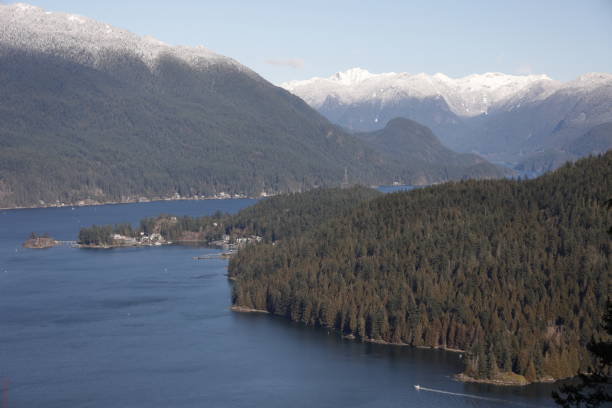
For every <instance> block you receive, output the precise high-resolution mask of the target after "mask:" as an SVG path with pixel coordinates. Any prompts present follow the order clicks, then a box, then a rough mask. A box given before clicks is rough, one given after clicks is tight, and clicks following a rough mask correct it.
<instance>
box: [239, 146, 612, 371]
mask: <svg viewBox="0 0 612 408" xmlns="http://www.w3.org/2000/svg"><path fill="white" fill-rule="evenodd" d="M611 196H612V152H608V153H607V154H605V155H603V156H600V157H592V158H587V159H583V160H581V161H579V162H577V163H576V164H568V165H566V166H564V167H562V168H561V169H559V170H558V171H556V172H553V173H550V174H546V175H544V176H541V177H540V178H538V179H535V180H529V181H512V180H496V181H464V182H457V183H448V184H444V185H440V186H435V187H430V188H425V189H420V190H414V191H410V192H403V193H394V194H389V195H385V196H383V197H379V198H375V199H373V200H370V201H367V202H365V203H363V204H362V205H360V206H358V207H356V208H355V209H354V210H352V211H351V212H350V213H349V214H348V215H346V216H343V217H339V218H337V219H333V220H331V221H329V222H325V223H323V224H322V225H320V226H318V227H315V228H313V229H311V230H308V231H306V232H305V233H304V234H301V235H298V236H296V237H294V238H291V239H286V240H281V241H279V242H278V243H276V245H271V244H259V245H253V246H248V247H246V248H245V249H243V250H241V251H240V252H239V254H238V255H236V256H235V257H234V258H233V259H232V260H231V262H230V267H229V273H230V276H231V277H232V278H234V279H235V286H234V295H233V296H234V299H233V302H234V304H235V305H237V306H242V307H247V308H254V309H264V310H267V311H269V312H271V313H274V314H278V315H281V316H285V317H287V318H290V319H292V320H294V321H299V322H303V323H305V324H308V325H320V326H324V327H330V328H335V329H338V330H340V331H341V332H343V333H344V334H346V335H354V336H356V337H358V338H360V339H363V340H369V341H384V342H391V343H401V344H410V345H413V346H427V347H445V348H456V349H462V350H466V351H467V358H466V371H465V373H466V374H467V375H469V376H471V377H473V378H477V379H486V380H493V381H495V380H499V381H505V380H507V379H508V378H510V379H512V380H513V381H518V382H520V381H527V382H532V381H542V380H547V379H558V378H564V377H568V376H572V375H575V374H576V373H577V371H578V370H589V366H590V364H591V360H590V357H589V354H588V352H587V351H586V348H585V345H586V343H587V342H588V341H589V339H590V338H591V336H593V335H595V334H596V333H597V332H598V330H599V326H598V323H599V322H600V319H601V316H602V314H603V312H604V310H605V302H606V298H607V297H608V296H609V283H610V260H611V259H610V239H609V237H608V235H607V231H608V228H609V226H610V225H611V224H612V214H611V213H610V211H608V209H607V206H606V204H605V202H606V200H608V199H610V198H611ZM513 373H514V374H513ZM517 379H518V380H517Z"/></svg>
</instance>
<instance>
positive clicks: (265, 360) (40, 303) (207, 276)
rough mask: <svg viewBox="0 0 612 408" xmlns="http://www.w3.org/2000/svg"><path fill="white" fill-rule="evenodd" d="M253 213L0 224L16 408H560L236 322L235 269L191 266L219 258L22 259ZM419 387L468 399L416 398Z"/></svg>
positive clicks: (142, 210)
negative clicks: (185, 219) (83, 232)
mask: <svg viewBox="0 0 612 408" xmlns="http://www.w3.org/2000/svg"><path fill="white" fill-rule="evenodd" d="M251 203H252V201H250V200H227V201H223V200H210V201H173V202H161V203H146V204H126V205H109V206H98V207H80V208H75V209H74V210H72V209H71V208H51V209H32V210H14V211H0V380H1V383H2V384H3V388H7V390H6V391H5V392H4V395H3V397H4V398H5V400H6V406H7V407H10V408H12V407H61V408H66V407H105V408H106V407H143V408H144V407H146V408H150V407H283V408H285V407H345V406H352V407H453V408H460V407H491V406H501V407H514V406H547V405H551V406H552V403H551V399H550V397H549V395H550V391H551V386H530V387H526V388H499V387H492V386H485V385H469V384H463V383H459V382H456V381H453V379H452V375H453V374H454V373H456V372H458V371H460V370H461V361H460V358H459V355H457V354H454V353H447V352H442V351H435V350H417V349H411V348H408V347H393V346H380V345H372V344H361V343H357V342H353V341H349V340H343V339H341V338H340V337H338V336H337V335H335V334H334V333H329V332H327V331H326V330H321V329H312V328H305V327H302V326H300V325H297V324H292V323H289V322H287V321H285V320H283V319H280V318H273V317H270V316H265V315H245V314H236V313H232V312H230V311H229V309H228V307H229V305H230V286H229V283H228V281H227V279H226V276H225V273H226V266H227V263H226V261H225V260H221V259H213V260H206V261H196V260H193V259H192V258H193V257H194V256H196V255H201V254H203V253H212V252H215V251H214V250H211V249H205V248H194V247H181V246H169V247H158V248H131V249H114V250H79V249H74V248H70V247H56V248H52V249H45V250H27V249H22V248H21V243H22V241H24V240H25V238H26V237H27V235H28V234H29V233H30V232H31V231H36V232H41V233H42V232H48V233H49V234H51V235H52V236H53V237H55V238H57V239H66V240H69V239H74V238H75V237H76V234H77V232H78V230H79V228H80V226H81V225H90V224H93V223H97V224H104V223H111V222H122V221H125V222H137V221H138V220H139V219H140V218H142V217H144V216H153V215H157V214H159V213H172V214H190V215H201V214H211V213H213V212H215V211H216V210H222V211H232V212H233V211H237V210H238V209H240V208H243V207H245V206H247V205H249V204H251ZM414 384H420V385H422V386H425V387H429V388H432V389H436V390H442V391H446V392H453V393H459V394H469V395H470V396H459V395H449V394H442V393H437V392H430V391H416V390H415V389H414V387H413V385H414ZM483 398H484V399H483ZM1 400H2V399H0V401H1ZM504 401H505V402H504Z"/></svg>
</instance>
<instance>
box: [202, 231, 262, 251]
mask: <svg viewBox="0 0 612 408" xmlns="http://www.w3.org/2000/svg"><path fill="white" fill-rule="evenodd" d="M262 240H263V238H262V237H260V236H257V235H249V236H247V237H235V238H234V237H232V236H230V235H228V234H225V235H223V236H222V237H221V239H220V240H218V241H212V242H209V243H208V245H210V246H212V247H216V248H221V249H224V250H226V251H227V250H229V251H233V250H237V249H240V248H244V247H245V246H246V245H248V244H252V243H256V242H261V241H262Z"/></svg>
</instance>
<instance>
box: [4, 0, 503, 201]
mask: <svg viewBox="0 0 612 408" xmlns="http://www.w3.org/2000/svg"><path fill="white" fill-rule="evenodd" d="M0 95H1V96H2V97H1V98H0V207H11V206H31V205H41V204H42V205H47V204H49V203H58V202H63V203H78V202H91V201H92V200H93V201H97V202H102V201H130V200H136V199H139V198H140V197H169V196H174V197H176V196H177V195H178V196H202V195H212V194H217V193H220V192H225V193H230V194H248V195H256V194H261V193H262V192H282V191H297V190H303V189H308V188H312V187H317V186H326V185H328V186H331V185H337V184H339V183H340V182H341V180H342V177H343V175H344V174H345V171H347V172H348V174H349V177H350V178H351V181H354V182H358V183H362V184H385V183H391V182H392V181H393V180H395V179H398V178H400V179H402V180H405V181H406V182H408V183H419V182H420V183H432V182H440V181H445V180H449V179H460V178H464V177H503V176H505V175H507V174H508V172H507V170H506V169H501V168H499V167H498V166H495V165H492V164H491V163H488V162H486V161H483V162H478V163H476V164H475V163H474V158H470V160H465V161H463V162H461V163H459V164H458V165H456V166H455V167H453V169H449V165H448V163H444V162H443V163H439V162H436V161H435V160H433V161H431V160H430V161H425V160H421V161H419V162H418V163H415V162H414V161H411V162H406V161H402V160H400V159H397V158H394V157H391V156H389V155H385V154H384V153H381V152H379V151H377V150H376V149H375V148H373V147H372V146H370V145H369V144H368V143H367V142H365V141H363V140H361V139H359V138H357V137H356V136H354V135H351V134H348V133H346V132H345V131H343V130H342V129H340V128H339V127H338V126H335V125H333V124H332V123H330V122H329V121H328V120H327V119H325V118H324V117H323V116H322V115H320V114H319V113H317V111H316V110H314V109H312V108H311V107H310V106H308V105H307V104H306V103H305V102H304V101H302V100H301V99H300V98H298V97H296V96H294V95H292V94H291V93H289V92H287V91H286V90H284V89H282V88H279V87H276V86H274V85H272V84H271V83H269V82H268V81H266V80H265V79H263V78H262V77H260V76H259V75H257V74H256V73H255V72H253V71H252V70H250V69H249V68H247V67H245V66H243V65H241V64H240V63H238V62H237V61H235V60H233V59H231V58H228V57H225V56H222V55H219V54H216V53H214V52H212V51H210V50H207V49H206V48H204V47H177V46H171V45H167V44H164V43H162V42H160V41H158V40H155V39H152V38H148V37H140V36H138V35H135V34H133V33H130V32H129V31H126V30H122V29H119V28H116V27H113V26H110V25H108V24H105V23H102V22H98V21H95V20H91V19H88V18H86V17H81V16H77V15H73V14H65V13H56V12H48V11H45V10H43V9H40V8H37V7H32V6H29V5H27V4H23V3H19V4H13V5H0ZM413 150H416V148H415V149H413ZM421 156H422V155H421ZM451 156H453V157H455V155H451ZM477 160H482V159H480V158H478V159H477ZM451 170H452V171H451Z"/></svg>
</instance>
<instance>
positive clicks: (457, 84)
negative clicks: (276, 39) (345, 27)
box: [281, 68, 559, 117]
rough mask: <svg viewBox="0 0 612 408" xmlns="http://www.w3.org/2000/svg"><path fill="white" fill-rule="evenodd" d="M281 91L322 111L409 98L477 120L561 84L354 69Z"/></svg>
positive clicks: (505, 77) (537, 78)
mask: <svg viewBox="0 0 612 408" xmlns="http://www.w3.org/2000/svg"><path fill="white" fill-rule="evenodd" d="M281 86H282V87H284V88H285V89H287V90H288V91H290V92H292V93H294V94H296V95H298V96H300V97H301V98H302V99H304V100H305V101H306V102H307V103H308V104H310V105H311V106H313V107H314V108H320V107H321V106H322V105H323V104H324V103H325V101H326V99H327V98H330V97H331V98H334V99H336V101H337V102H338V103H341V104H355V103H360V102H364V101H372V100H377V101H380V102H381V103H382V104H383V105H384V104H391V103H394V102H395V101H398V100H401V99H406V98H422V99H425V98H442V99H444V100H445V101H446V103H447V104H448V106H449V108H450V109H451V111H452V112H453V113H455V114H456V115H459V116H464V117H472V116H477V115H481V114H483V113H487V112H488V111H489V109H492V108H495V107H497V106H500V105H502V104H504V102H506V101H508V100H510V99H512V98H514V97H516V96H517V95H523V94H525V93H526V92H528V91H529V90H537V93H536V94H535V95H533V97H534V98H538V97H539V98H543V97H545V96H547V95H549V94H550V93H551V92H553V91H554V90H555V89H556V88H557V87H558V86H559V83H558V82H557V81H553V80H552V79H550V78H549V77H547V76H546V75H524V76H519V75H506V74H501V73H497V72H492V73H486V74H482V75H470V76H466V77H464V78H457V79H454V78H449V77H448V76H446V75H444V74H440V73H438V74H435V75H427V74H416V75H411V74H408V73H395V72H388V73H384V74H371V73H370V72H368V71H366V70H364V69H361V68H352V69H349V70H347V71H345V72H338V73H336V74H334V75H332V76H331V77H329V78H312V79H307V80H304V81H291V82H286V83H284V84H282V85H281Z"/></svg>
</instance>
